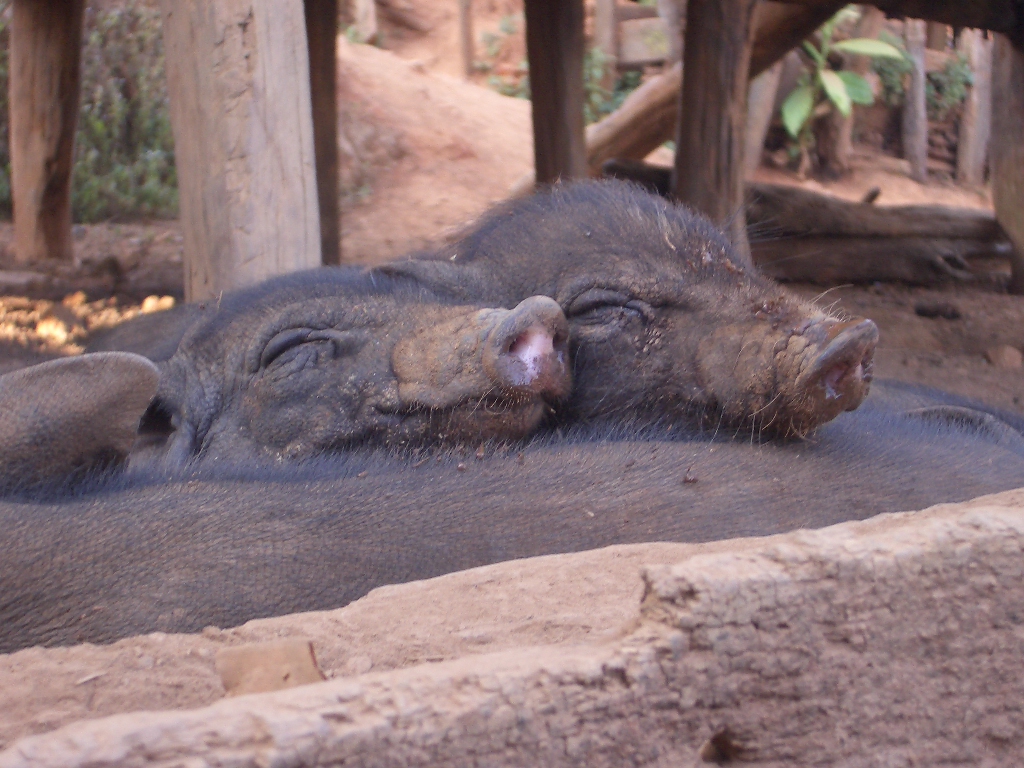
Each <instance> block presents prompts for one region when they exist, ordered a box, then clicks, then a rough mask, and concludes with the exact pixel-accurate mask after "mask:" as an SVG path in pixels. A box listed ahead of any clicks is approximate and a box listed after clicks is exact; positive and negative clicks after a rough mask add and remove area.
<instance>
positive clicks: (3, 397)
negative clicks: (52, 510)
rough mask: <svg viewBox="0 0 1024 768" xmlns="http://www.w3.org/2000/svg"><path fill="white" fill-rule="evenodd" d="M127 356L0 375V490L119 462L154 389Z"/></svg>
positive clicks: (102, 355) (148, 374)
mask: <svg viewBox="0 0 1024 768" xmlns="http://www.w3.org/2000/svg"><path fill="white" fill-rule="evenodd" d="M158 379H159V373H158V371H157V368H156V366H155V365H153V363H151V362H150V361H149V360H147V359H146V358H144V357H141V356H140V355H134V354H130V353H128V352H97V353H95V354H90V355H81V356H79V357H70V358H65V359H61V360H52V361H50V362H48V363H42V364H40V365H34V366H32V367H30V368H25V369H23V370H20V371H15V372H13V373H8V374H5V375H3V376H0V414H2V418H0V484H2V486H3V487H5V488H14V487H26V486H33V485H38V484H40V483H44V482H59V481H61V480H63V479H67V478H69V477H70V476H72V475H74V474H75V473H76V472H80V471H83V470H88V469H90V468H94V467H100V466H109V465H110V464H112V463H117V462H120V461H123V460H124V458H125V457H126V456H127V455H128V451H129V450H130V449H131V447H132V443H133V442H134V440H135V436H136V432H137V430H138V426H139V420H140V419H141V418H142V415H143V414H144V413H145V412H146V408H147V407H148V406H149V403H150V401H151V400H152V399H153V396H154V394H155V393H156V389H157V381H158Z"/></svg>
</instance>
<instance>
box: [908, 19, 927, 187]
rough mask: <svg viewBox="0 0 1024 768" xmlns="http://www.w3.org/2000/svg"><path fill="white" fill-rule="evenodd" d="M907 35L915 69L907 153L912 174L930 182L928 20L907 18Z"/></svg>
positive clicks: (910, 97) (909, 110)
mask: <svg viewBox="0 0 1024 768" xmlns="http://www.w3.org/2000/svg"><path fill="white" fill-rule="evenodd" d="M903 24H904V28H903V37H904V40H905V42H906V46H907V53H908V54H910V59H911V62H912V63H913V69H912V70H911V72H910V88H908V89H907V93H906V95H905V96H904V99H903V156H904V157H905V158H907V160H909V161H910V177H911V178H912V179H914V181H919V182H921V183H922V184H924V183H925V182H926V181H928V111H927V107H926V105H925V101H924V79H925V69H924V37H925V27H924V22H923V21H920V20H918V19H906V20H905V21H904V22H903Z"/></svg>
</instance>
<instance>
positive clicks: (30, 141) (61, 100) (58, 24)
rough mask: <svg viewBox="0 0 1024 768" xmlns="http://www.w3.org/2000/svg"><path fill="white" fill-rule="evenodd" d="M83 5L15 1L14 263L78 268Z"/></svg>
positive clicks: (77, 0)
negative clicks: (74, 232)
mask: <svg viewBox="0 0 1024 768" xmlns="http://www.w3.org/2000/svg"><path fill="white" fill-rule="evenodd" d="M84 7H85V3H84V1H83V0H15V3H14V8H13V13H12V16H11V49H10V50H11V58H10V62H11V63H10V91H9V98H10V142H11V175H12V179H11V182H12V193H13V195H12V196H13V201H14V258H15V260H16V261H18V262H21V263H24V262H28V261H34V260H36V259H46V258H50V259H62V260H65V261H71V260H72V258H73V252H72V246H71V242H72V241H71V168H72V163H73V161H74V148H75V128H76V126H77V123H78V97H79V91H80V79H81V78H80V61H81V57H82V15H83V10H84Z"/></svg>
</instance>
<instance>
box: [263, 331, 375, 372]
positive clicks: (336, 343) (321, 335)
mask: <svg viewBox="0 0 1024 768" xmlns="http://www.w3.org/2000/svg"><path fill="white" fill-rule="evenodd" d="M318 341H329V342H330V343H331V348H332V352H333V354H334V357H341V356H343V355H352V354H355V353H356V352H358V351H359V349H360V348H361V347H362V346H363V345H364V344H365V343H366V336H365V334H362V333H358V332H355V331H339V330H337V329H335V328H288V329H286V330H283V331H281V332H280V333H278V334H276V335H275V336H274V337H273V338H271V339H270V341H268V342H267V345H266V346H265V347H264V348H263V352H262V353H261V354H260V368H266V367H267V366H268V365H270V364H271V363H273V362H274V361H275V360H276V359H277V358H279V357H280V356H281V355H283V354H284V353H285V352H287V351H288V350H290V349H294V348H295V347H298V346H301V345H302V344H308V343H311V342H318Z"/></svg>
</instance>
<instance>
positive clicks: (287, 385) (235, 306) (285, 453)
mask: <svg viewBox="0 0 1024 768" xmlns="http://www.w3.org/2000/svg"><path fill="white" fill-rule="evenodd" d="M393 283H394V281H393V280H390V279H388V278H386V277H382V276H380V275H367V274H365V273H363V272H361V271H359V270H356V269H353V268H343V269H335V270H325V271H323V272H321V273H318V279H317V280H316V281H315V283H314V282H313V281H311V280H310V279H309V276H308V275H307V276H289V277H285V278H280V279H278V280H276V281H272V282H270V283H266V284H264V285H262V286H259V287H257V288H254V289H250V290H246V291H241V292H238V293H235V294H231V295H229V296H227V297H225V298H224V299H223V301H222V302H221V304H220V305H219V306H217V307H214V308H207V309H206V310H205V311H203V312H202V313H201V315H200V316H199V318H198V321H197V322H195V323H193V324H192V325H191V327H190V328H189V329H188V330H187V331H186V332H185V334H184V337H183V338H182V340H181V342H180V343H179V344H178V345H177V346H176V351H175V352H174V354H173V355H172V356H171V357H170V359H168V360H166V361H165V362H162V363H159V365H158V367H159V370H160V385H159V390H158V392H157V395H156V398H155V399H154V401H153V404H152V406H151V407H150V410H149V414H148V417H147V419H146V420H144V423H143V427H142V431H143V433H144V434H146V435H147V436H148V437H149V438H150V439H149V444H150V445H153V444H157V445H159V444H160V443H161V441H162V440H164V439H166V444H165V445H163V446H161V447H160V450H161V451H163V452H164V454H165V456H167V457H170V458H171V460H172V463H180V462H181V461H184V460H186V459H190V458H191V457H193V456H196V455H198V454H207V455H210V456H215V457H216V456H230V457H234V458H238V457H240V456H244V455H246V454H251V453H253V452H257V453H259V452H263V453H267V454H269V455H271V456H274V457H278V458H280V457H287V458H297V457H305V456H311V455H315V454H318V453H322V452H324V451H332V450H339V449H348V448H350V447H352V446H354V445H362V446H365V445H388V446H405V445H411V444H418V443H423V442H430V441H464V440H470V441H480V440H487V439H492V438H499V439H514V438H521V437H525V436H526V435H528V434H530V432H532V431H533V429H534V428H535V427H536V426H537V424H538V423H539V422H540V420H541V419H542V418H543V416H544V414H545V412H546V410H547V409H548V408H549V405H550V403H552V402H555V401H557V399H558V398H560V397H563V396H565V395H566V394H568V392H569V388H570V385H571V380H570V376H569V358H568V354H567V351H566V343H567V336H568V328H567V326H566V322H565V318H564V316H563V315H562V312H561V310H560V309H559V307H558V305H557V304H556V303H555V302H553V301H552V300H551V299H549V298H547V297H544V296H535V297H529V298H525V299H524V300H523V301H521V302H518V303H517V304H515V305H514V306H513V307H512V308H511V309H494V308H482V307H481V305H478V304H475V303H469V302H466V303H452V302H450V301H448V302H445V301H439V300H437V299H435V298H433V297H432V296H430V295H429V294H427V293H426V292H425V291H423V290H421V289H416V288H413V289H410V288H409V287H408V286H405V285H397V286H395V285H394V284H393ZM138 453H139V452H138V451H136V454H138Z"/></svg>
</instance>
